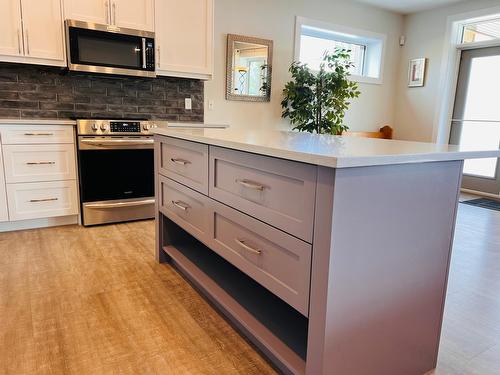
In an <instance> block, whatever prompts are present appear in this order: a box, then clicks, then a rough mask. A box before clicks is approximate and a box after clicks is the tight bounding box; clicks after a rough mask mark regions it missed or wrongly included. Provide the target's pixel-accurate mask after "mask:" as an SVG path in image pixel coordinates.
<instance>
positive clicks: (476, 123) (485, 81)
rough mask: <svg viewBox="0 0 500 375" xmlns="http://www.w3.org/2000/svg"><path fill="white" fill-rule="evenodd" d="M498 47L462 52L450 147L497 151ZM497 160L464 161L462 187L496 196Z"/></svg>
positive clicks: (499, 114) (499, 186)
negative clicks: (485, 148)
mask: <svg viewBox="0 0 500 375" xmlns="http://www.w3.org/2000/svg"><path fill="white" fill-rule="evenodd" d="M499 65H500V47H488V48H478V49H471V50H467V51H463V52H462V60H461V63H460V74H459V77H458V86H457V95H456V100H455V109H454V111H453V121H452V124H451V137H450V143H452V144H459V145H462V146H485V147H489V148H495V147H500V106H499V105H498V95H497V91H498V86H499V85H500V71H499V69H498V67H499ZM499 161H500V159H496V158H490V159H474V160H466V161H465V165H464V177H463V182H462V187H464V188H466V189H470V190H476V191H480V192H486V193H491V194H495V195H497V194H499V193H500V163H499Z"/></svg>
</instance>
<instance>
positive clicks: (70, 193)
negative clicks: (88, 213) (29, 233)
mask: <svg viewBox="0 0 500 375" xmlns="http://www.w3.org/2000/svg"><path fill="white" fill-rule="evenodd" d="M7 198H8V205H9V217H10V220H11V221H15V220H27V219H40V218H48V217H55V216H67V215H76V214H78V204H77V202H78V199H77V191H76V181H54V182H37V183H25V184H7Z"/></svg>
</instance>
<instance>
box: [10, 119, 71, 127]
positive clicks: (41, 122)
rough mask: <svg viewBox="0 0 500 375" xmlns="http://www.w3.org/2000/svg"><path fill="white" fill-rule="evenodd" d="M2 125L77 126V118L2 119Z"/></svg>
mask: <svg viewBox="0 0 500 375" xmlns="http://www.w3.org/2000/svg"><path fill="white" fill-rule="evenodd" d="M0 125H69V126H75V125H76V121H75V120H37V119H29V120H26V119H22V120H21V119H12V118H3V119H0Z"/></svg>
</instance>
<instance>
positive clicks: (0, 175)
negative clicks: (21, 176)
mask: <svg viewBox="0 0 500 375" xmlns="http://www.w3.org/2000/svg"><path fill="white" fill-rule="evenodd" d="M7 220H9V214H8V209H7V195H6V192H5V176H4V172H3V161H2V145H0V222H2V221H7Z"/></svg>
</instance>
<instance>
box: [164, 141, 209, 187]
mask: <svg viewBox="0 0 500 375" xmlns="http://www.w3.org/2000/svg"><path fill="white" fill-rule="evenodd" d="M159 142H160V152H159V159H160V160H158V161H157V162H158V169H159V172H160V174H162V175H164V176H166V177H169V178H171V179H172V180H175V181H177V182H180V183H181V184H183V185H186V186H189V187H190V188H193V189H194V190H196V191H199V192H200V193H203V194H205V195H208V146H207V145H203V144H200V143H195V142H189V141H184V140H181V139H174V138H167V137H161V138H160V140H159Z"/></svg>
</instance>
